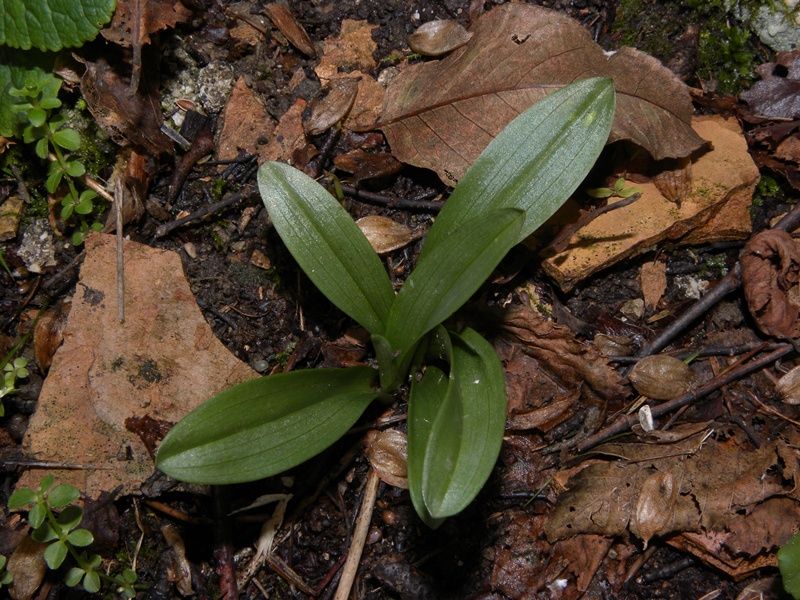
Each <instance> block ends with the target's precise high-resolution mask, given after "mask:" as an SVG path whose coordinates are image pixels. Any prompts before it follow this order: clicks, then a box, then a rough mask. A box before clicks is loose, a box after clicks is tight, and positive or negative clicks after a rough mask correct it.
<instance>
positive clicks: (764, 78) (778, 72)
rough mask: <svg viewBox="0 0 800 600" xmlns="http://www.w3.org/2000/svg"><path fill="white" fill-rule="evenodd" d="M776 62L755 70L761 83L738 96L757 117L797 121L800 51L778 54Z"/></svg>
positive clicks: (799, 105)
mask: <svg viewBox="0 0 800 600" xmlns="http://www.w3.org/2000/svg"><path fill="white" fill-rule="evenodd" d="M775 60H776V62H774V63H766V64H763V65H760V66H758V67H756V73H758V74H759V75H761V81H759V82H758V83H756V84H755V85H754V86H753V87H752V88H750V89H749V90H747V91H746V92H743V93H742V94H741V95H740V96H739V97H740V98H741V99H742V100H744V101H745V102H747V104H748V105H749V106H750V110H752V111H753V112H754V113H756V114H759V115H763V116H765V117H772V118H785V119H794V118H796V117H797V115H798V114H800V49H798V50H792V51H791V52H779V53H778V55H777V57H776V59H775ZM779 67H781V68H779Z"/></svg>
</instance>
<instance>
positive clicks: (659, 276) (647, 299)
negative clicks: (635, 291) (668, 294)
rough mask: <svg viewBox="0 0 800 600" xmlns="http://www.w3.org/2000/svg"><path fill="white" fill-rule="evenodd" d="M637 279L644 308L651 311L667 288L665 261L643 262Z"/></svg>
mask: <svg viewBox="0 0 800 600" xmlns="http://www.w3.org/2000/svg"><path fill="white" fill-rule="evenodd" d="M639 281H640V282H641V285H642V297H643V298H644V307H645V310H646V311H648V312H649V313H652V312H653V311H654V310H655V309H656V307H657V306H658V303H659V301H660V300H661V298H662V297H663V296H664V292H665V291H666V289H667V263H665V262H662V261H660V260H654V261H653V262H646V263H644V264H643V265H642V271H641V273H640V275H639ZM618 356H619V355H618Z"/></svg>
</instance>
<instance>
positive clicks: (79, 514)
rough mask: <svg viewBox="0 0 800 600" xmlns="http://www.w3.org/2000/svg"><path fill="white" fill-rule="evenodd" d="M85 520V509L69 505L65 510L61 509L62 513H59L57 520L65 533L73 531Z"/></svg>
mask: <svg viewBox="0 0 800 600" xmlns="http://www.w3.org/2000/svg"><path fill="white" fill-rule="evenodd" d="M82 520H83V509H82V508H81V507H80V506H75V505H71V506H67V507H66V508H65V509H64V510H62V511H61V514H60V515H58V518H56V521H58V524H59V525H60V526H61V531H63V532H64V533H66V532H68V531H72V530H73V529H75V528H76V527H77V526H78V525H80V523H81V521H82Z"/></svg>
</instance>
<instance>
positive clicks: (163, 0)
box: [100, 0, 192, 48]
mask: <svg viewBox="0 0 800 600" xmlns="http://www.w3.org/2000/svg"><path fill="white" fill-rule="evenodd" d="M191 16H192V11H190V10H189V9H188V8H186V7H185V6H184V5H183V4H181V3H180V2H178V1H177V0H148V1H147V2H132V1H130V0H128V1H124V0H120V1H119V2H117V9H116V11H114V18H113V19H112V20H111V23H110V24H109V25H108V27H105V28H104V29H101V30H100V35H102V36H103V37H104V38H106V39H107V40H108V41H109V42H112V43H114V44H118V45H120V46H123V47H125V48H130V47H131V46H135V45H136V44H149V43H150V42H151V40H150V35H151V34H153V33H156V32H158V31H161V30H162V29H167V28H170V27H175V26H176V25H177V24H178V23H184V22H186V21H188V20H189V17H191Z"/></svg>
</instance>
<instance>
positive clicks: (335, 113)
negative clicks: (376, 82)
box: [303, 77, 361, 135]
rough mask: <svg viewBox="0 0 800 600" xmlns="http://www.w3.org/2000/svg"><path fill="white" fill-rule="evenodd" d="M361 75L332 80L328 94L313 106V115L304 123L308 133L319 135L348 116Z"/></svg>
mask: <svg viewBox="0 0 800 600" xmlns="http://www.w3.org/2000/svg"><path fill="white" fill-rule="evenodd" d="M360 79H361V78H360V77H343V78H339V79H335V80H333V81H332V82H331V89H330V91H329V92H328V95H327V96H325V97H324V98H323V99H322V100H320V101H318V102H316V103H315V104H314V106H313V107H312V108H311V116H310V117H309V119H308V121H306V122H305V123H304V125H303V129H305V132H306V134H308V135H319V134H320V133H322V132H324V131H327V130H328V129H330V128H331V127H333V126H334V125H336V124H337V123H338V122H339V121H341V120H342V119H344V118H345V117H346V116H347V113H349V112H350V109H351V108H353V103H354V102H355V100H356V95H357V94H358V82H359V80H360Z"/></svg>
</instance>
